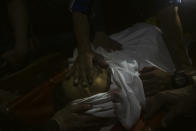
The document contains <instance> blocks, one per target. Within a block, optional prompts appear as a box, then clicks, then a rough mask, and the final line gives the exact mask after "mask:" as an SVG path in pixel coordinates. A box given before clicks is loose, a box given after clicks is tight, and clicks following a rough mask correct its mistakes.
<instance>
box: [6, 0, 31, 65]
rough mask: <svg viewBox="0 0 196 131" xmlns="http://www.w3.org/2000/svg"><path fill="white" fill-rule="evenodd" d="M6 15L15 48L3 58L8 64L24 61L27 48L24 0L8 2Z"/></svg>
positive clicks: (26, 17)
mask: <svg viewBox="0 0 196 131" xmlns="http://www.w3.org/2000/svg"><path fill="white" fill-rule="evenodd" d="M8 15H9V19H10V24H11V26H12V29H13V33H14V38H15V47H14V48H13V49H12V50H10V51H8V52H7V53H5V54H4V55H3V57H4V58H5V59H7V60H8V61H9V62H10V63H17V62H20V61H23V60H24V57H25V55H26V54H27V52H28V51H29V50H28V47H29V38H28V16H27V10H26V7H25V1H24V0H8Z"/></svg>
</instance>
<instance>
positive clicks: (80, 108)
mask: <svg viewBox="0 0 196 131" xmlns="http://www.w3.org/2000/svg"><path fill="white" fill-rule="evenodd" d="M70 108H71V109H70V110H71V111H72V112H75V113H84V112H86V111H87V110H90V109H91V108H92V106H91V105H90V104H75V105H71V107H70Z"/></svg>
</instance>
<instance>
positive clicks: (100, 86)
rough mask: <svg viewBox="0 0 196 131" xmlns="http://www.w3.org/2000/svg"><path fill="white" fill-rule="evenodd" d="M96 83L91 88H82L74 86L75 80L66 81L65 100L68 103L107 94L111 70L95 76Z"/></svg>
mask: <svg viewBox="0 0 196 131" xmlns="http://www.w3.org/2000/svg"><path fill="white" fill-rule="evenodd" d="M94 78H95V79H94V81H93V83H92V85H91V86H87V87H82V86H80V85H79V86H74V84H73V78H71V79H69V80H67V81H64V83H63V90H64V94H65V99H66V100H68V101H73V100H75V99H80V98H85V97H89V96H92V95H95V94H97V93H103V92H106V91H107V90H108V89H109V84H110V73H109V69H107V70H103V72H102V73H97V74H95V75H94Z"/></svg>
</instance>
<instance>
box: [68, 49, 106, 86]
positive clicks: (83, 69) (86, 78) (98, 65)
mask: <svg viewBox="0 0 196 131" xmlns="http://www.w3.org/2000/svg"><path fill="white" fill-rule="evenodd" d="M102 68H108V64H107V63H106V62H105V60H104V57H103V56H101V55H99V54H96V53H94V52H92V51H91V52H85V53H83V54H80V55H79V56H78V57H77V59H76V61H75V63H74V65H73V67H71V69H70V70H69V72H68V74H67V78H69V77H71V76H73V77H74V79H73V80H74V84H75V85H78V84H80V85H82V86H84V87H86V86H87V85H90V84H92V82H93V79H94V78H93V76H94V74H95V73H96V71H97V72H98V71H101V69H102Z"/></svg>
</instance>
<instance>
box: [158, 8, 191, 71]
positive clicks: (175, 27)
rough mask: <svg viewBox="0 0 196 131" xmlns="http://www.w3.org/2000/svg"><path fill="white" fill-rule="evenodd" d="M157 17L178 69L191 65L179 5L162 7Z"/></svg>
mask: <svg viewBox="0 0 196 131" xmlns="http://www.w3.org/2000/svg"><path fill="white" fill-rule="evenodd" d="M157 18H158V20H159V23H160V27H161V29H162V31H163V37H164V39H165V41H166V44H167V47H168V49H169V52H170V54H171V57H172V59H173V61H174V64H175V66H176V69H177V70H182V69H184V68H186V67H188V66H190V65H191V64H190V62H189V60H188V57H187V54H186V51H185V47H184V38H183V30H182V25H181V21H180V18H179V15H178V7H175V6H170V7H166V8H164V9H162V10H161V11H160V12H159V13H158V14H157Z"/></svg>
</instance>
